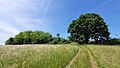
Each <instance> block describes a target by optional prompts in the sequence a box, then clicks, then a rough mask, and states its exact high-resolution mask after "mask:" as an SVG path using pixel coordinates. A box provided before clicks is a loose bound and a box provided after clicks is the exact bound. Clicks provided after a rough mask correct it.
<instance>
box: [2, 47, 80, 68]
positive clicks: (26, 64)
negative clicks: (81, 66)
mask: <svg viewBox="0 0 120 68" xmlns="http://www.w3.org/2000/svg"><path fill="white" fill-rule="evenodd" d="M77 52H78V47H77V46H67V45H56V46H54V45H40V46H35V45H33V46H30V45H29V46H25V45H24V46H0V68H62V67H64V66H65V65H66V64H67V63H68V62H69V61H70V60H71V59H72V58H73V57H74V55H75V54H76V53H77Z"/></svg>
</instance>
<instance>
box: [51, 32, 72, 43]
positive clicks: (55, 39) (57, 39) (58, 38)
mask: <svg viewBox="0 0 120 68" xmlns="http://www.w3.org/2000/svg"><path fill="white" fill-rule="evenodd" d="M56 36H57V37H52V38H51V42H50V44H69V43H70V41H69V40H67V39H65V38H61V37H60V34H58V33H57V34H56Z"/></svg>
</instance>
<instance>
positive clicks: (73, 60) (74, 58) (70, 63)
mask: <svg viewBox="0 0 120 68" xmlns="http://www.w3.org/2000/svg"><path fill="white" fill-rule="evenodd" d="M80 52H81V50H80V48H79V51H78V52H77V54H76V55H75V56H74V57H73V59H72V60H71V61H70V62H69V63H68V64H67V65H66V66H65V68H70V66H71V65H72V64H73V63H74V62H75V61H76V60H77V58H78V57H79V55H80Z"/></svg>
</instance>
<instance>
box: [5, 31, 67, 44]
mask: <svg viewBox="0 0 120 68" xmlns="http://www.w3.org/2000/svg"><path fill="white" fill-rule="evenodd" d="M66 42H67V40H66V39H64V38H61V37H60V34H57V37H52V35H51V34H50V33H47V32H43V31H30V30H28V31H25V32H20V33H19V34H18V35H16V36H15V37H14V38H12V37H10V38H9V39H8V40H7V41H6V43H5V44H6V45H22V44H47V43H50V44H61V43H66Z"/></svg>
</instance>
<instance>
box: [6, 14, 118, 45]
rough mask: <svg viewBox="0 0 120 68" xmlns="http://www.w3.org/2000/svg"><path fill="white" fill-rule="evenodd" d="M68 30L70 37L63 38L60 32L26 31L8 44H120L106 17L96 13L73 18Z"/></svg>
mask: <svg viewBox="0 0 120 68" xmlns="http://www.w3.org/2000/svg"><path fill="white" fill-rule="evenodd" d="M67 32H68V33H69V34H70V36H68V39H65V38H61V37H60V34H59V33H58V34H57V35H56V37H53V36H52V35H51V34H50V33H48V32H43V31H30V30H28V31H24V32H20V33H19V34H18V35H16V36H15V37H14V38H12V37H10V38H9V39H8V40H6V43H5V44H6V45H18V44H19V45H20V44H63V43H64V44H69V43H71V42H76V43H79V44H108V45H109V44H113V45H114V44H120V41H119V39H111V38H110V37H109V36H110V32H109V30H108V25H107V24H106V22H105V21H104V19H103V18H102V17H101V16H100V15H99V14H96V13H87V14H81V15H80V17H79V18H77V19H76V20H73V21H72V23H71V24H70V25H69V27H68V30H67Z"/></svg>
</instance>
